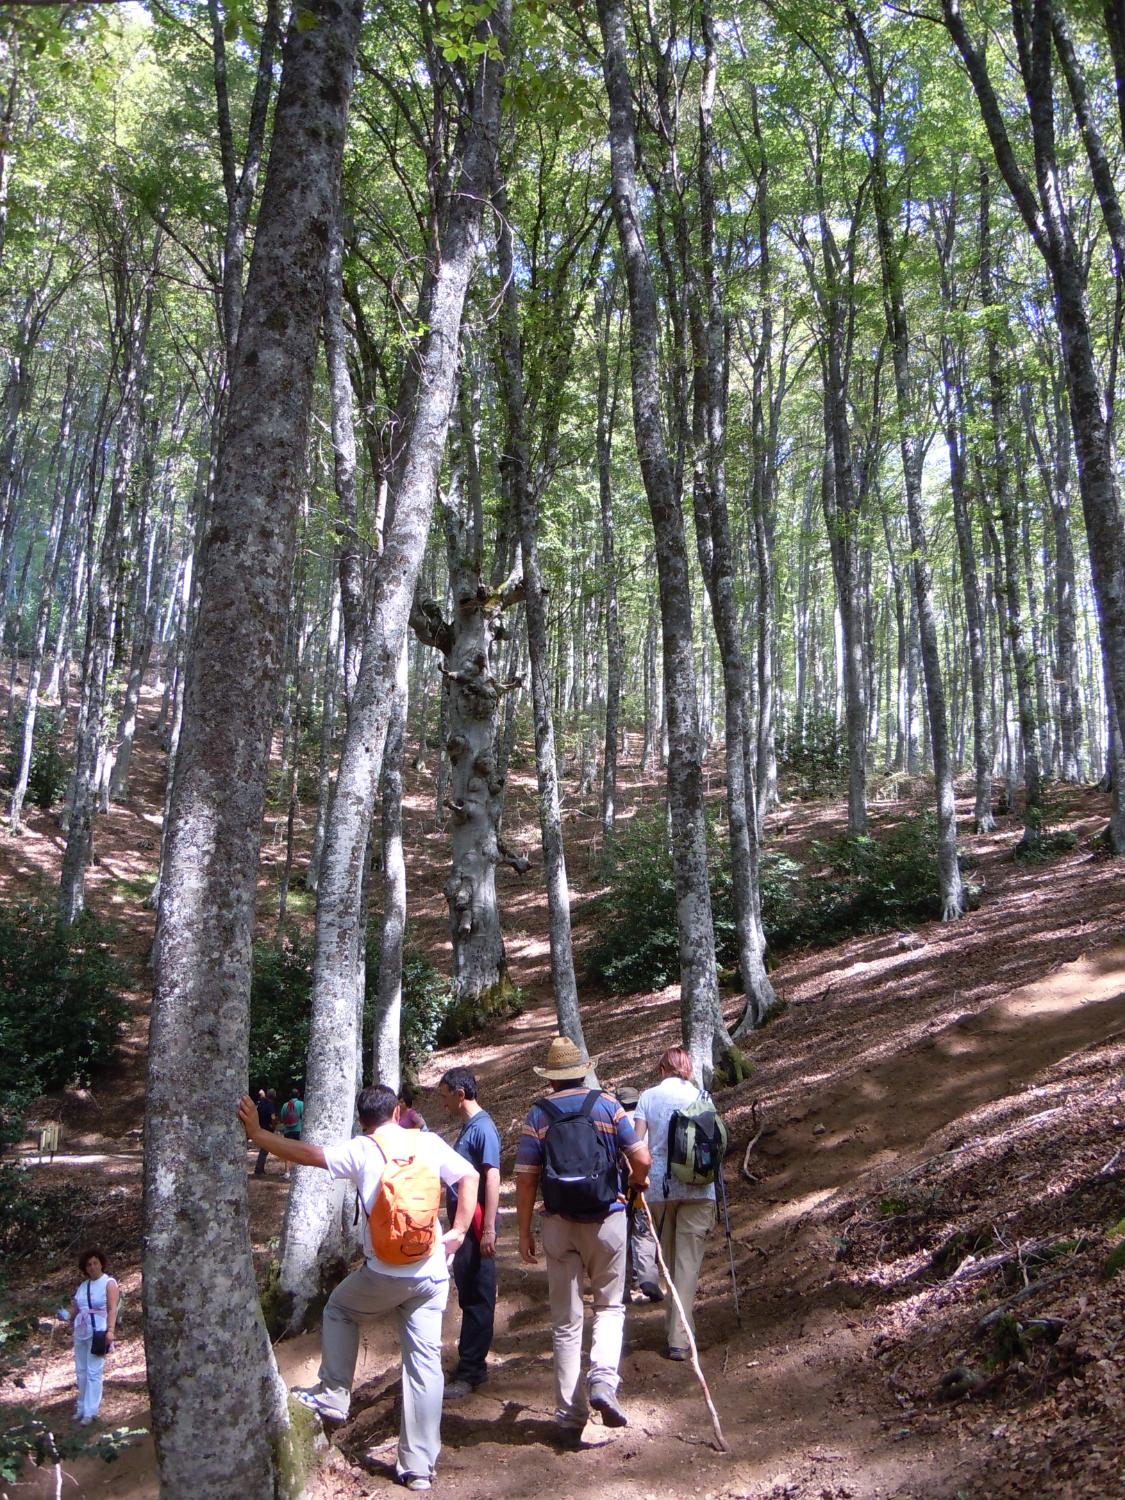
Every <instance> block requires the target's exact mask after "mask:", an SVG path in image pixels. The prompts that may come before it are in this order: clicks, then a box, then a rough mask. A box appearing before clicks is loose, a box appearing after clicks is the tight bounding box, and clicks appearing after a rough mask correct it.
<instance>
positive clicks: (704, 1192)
mask: <svg viewBox="0 0 1125 1500" xmlns="http://www.w3.org/2000/svg"><path fill="white" fill-rule="evenodd" d="M657 1071H658V1074H659V1077H660V1082H659V1083H658V1084H656V1085H655V1087H654V1088H650V1089H645V1091H644V1093H643V1094H642V1095H641V1097H640V1100H639V1102H638V1104H637V1109H636V1113H635V1115H634V1116H633V1123H634V1126H635V1128H636V1132H637V1135H638V1137H639V1138H640V1139H641V1140H647V1141H648V1144H649V1149H650V1150H651V1152H652V1183H653V1189H652V1193H651V1194H650V1195H649V1206H650V1208H651V1209H652V1216H653V1219H654V1221H655V1223H656V1229H657V1233H658V1234H659V1236H660V1249H661V1252H662V1253H663V1256H664V1263H665V1265H666V1266H667V1267H668V1271H669V1274H670V1275H671V1277H672V1280H673V1281H674V1282H675V1285H676V1290H677V1292H679V1294H680V1301H681V1302H682V1303H683V1305H684V1311H685V1312H686V1314H687V1316H688V1319H689V1322H690V1326H691V1331H692V1335H693V1337H694V1335H695V1320H694V1319H693V1318H692V1307H693V1305H694V1303H695V1289H696V1286H697V1285H698V1283H699V1268H700V1266H701V1265H702V1264H703V1249H704V1243H705V1241H706V1239H707V1236H708V1234H709V1233H710V1231H711V1228H712V1227H713V1225H714V1223H715V1184H714V1183H713V1182H709V1183H707V1184H706V1186H698V1187H697V1186H691V1185H689V1184H688V1183H684V1182H678V1181H677V1180H676V1179H675V1178H674V1177H673V1176H672V1175H671V1174H670V1172H669V1170H668V1128H669V1126H670V1124H671V1122H672V1116H673V1115H674V1114H675V1112H676V1111H677V1110H678V1109H682V1108H683V1107H684V1106H685V1105H687V1104H694V1103H695V1101H696V1099H698V1098H699V1095H700V1093H701V1092H702V1090H701V1089H700V1088H699V1086H698V1084H696V1083H694V1082H693V1081H692V1076H691V1058H690V1056H689V1055H688V1053H687V1052H685V1051H684V1049H683V1048H682V1047H669V1048H668V1050H667V1052H665V1053H664V1054H663V1056H662V1057H661V1059H660V1061H659V1063H658V1064H657ZM664 1327H665V1331H666V1333H667V1336H668V1358H669V1359H677V1360H681V1359H687V1357H688V1347H687V1336H686V1334H685V1333H684V1327H683V1323H682V1322H681V1321H680V1315H679V1313H678V1312H677V1311H676V1304H675V1301H674V1299H673V1298H671V1297H669V1298H668V1306H667V1307H666V1308H665V1311H664Z"/></svg>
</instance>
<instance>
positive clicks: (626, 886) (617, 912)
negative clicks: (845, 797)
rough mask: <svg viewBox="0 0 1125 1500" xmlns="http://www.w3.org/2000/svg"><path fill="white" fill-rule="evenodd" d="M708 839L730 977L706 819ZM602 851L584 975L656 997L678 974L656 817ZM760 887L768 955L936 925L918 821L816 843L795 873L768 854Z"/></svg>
mask: <svg viewBox="0 0 1125 1500" xmlns="http://www.w3.org/2000/svg"><path fill="white" fill-rule="evenodd" d="M707 839H708V871H709V881H710V887H711V905H712V911H713V915H714V922H715V957H716V961H717V963H718V966H719V968H720V970H725V971H730V972H732V973H733V974H735V975H737V968H738V934H737V929H736V926H735V912H734V892H733V888H732V885H731V873H730V851H729V848H728V847H727V843H726V834H725V830H722V829H720V828H719V827H718V825H717V823H716V822H715V821H714V820H710V821H709V822H708V833H707ZM608 852H609V861H610V863H609V889H608V890H607V891H606V893H605V894H604V895H603V896H600V897H599V898H598V900H597V903H596V907H595V910H596V914H597V915H596V933H595V938H594V943H593V946H592V948H591V952H590V960H589V964H590V971H591V974H592V975H593V976H594V977H595V978H597V979H600V980H601V981H602V982H603V983H604V984H605V985H607V986H608V988H609V989H610V990H612V991H613V992H614V993H615V994H627V993H632V992H635V991H639V990H649V989H662V988H663V987H664V986H665V985H667V984H670V983H672V982H673V981H674V980H676V979H678V977H679V973H680V961H679V938H678V935H677V931H676V893H675V881H674V877H673V873H672V855H671V848H670V846H669V842H668V833H667V823H666V820H665V818H664V816H663V814H660V815H658V816H655V817H648V818H636V819H634V820H632V822H630V823H629V824H626V825H625V826H624V827H623V828H622V829H621V831H620V832H619V833H618V834H617V835H616V837H615V838H614V840H613V842H612V844H611V845H610V846H609V851H608ZM760 888H761V897H762V923H763V925H764V927H765V930H766V940H767V942H768V944H769V947H770V950H771V952H773V953H778V952H781V951H784V950H786V949H789V948H794V947H798V946H800V945H802V944H806V943H828V942H834V941H837V940H839V939H840V938H843V937H846V936H848V934H850V933H855V932H872V931H878V930H880V929H884V928H888V927H897V926H901V925H902V924H903V923H906V922H909V921H918V920H923V919H927V918H931V917H938V916H940V915H941V897H940V890H939V886H938V874H937V821H936V819H935V817H934V815H933V814H932V813H930V812H924V813H921V814H918V815H916V816H914V817H910V818H907V819H905V820H904V821H903V822H902V823H900V824H898V825H897V826H896V827H894V828H893V829H891V830H890V831H889V832H887V833H885V834H882V835H881V836H880V837H878V838H862V839H848V838H842V839H835V840H831V841H826V842H823V843H814V844H813V845H811V846H810V851H809V858H808V859H807V861H806V862H805V863H803V864H802V863H799V862H798V861H797V860H794V859H792V858H790V857H789V856H788V855H785V854H782V853H780V852H778V851H775V850H768V851H766V852H765V853H764V854H763V856H762V860H761V867H760ZM970 894H972V893H971V891H970Z"/></svg>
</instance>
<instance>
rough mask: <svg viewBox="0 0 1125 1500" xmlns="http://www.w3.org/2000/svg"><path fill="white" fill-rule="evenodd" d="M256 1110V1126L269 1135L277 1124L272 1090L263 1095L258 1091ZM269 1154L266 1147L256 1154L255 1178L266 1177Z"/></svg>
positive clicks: (275, 1101)
mask: <svg viewBox="0 0 1125 1500" xmlns="http://www.w3.org/2000/svg"><path fill="white" fill-rule="evenodd" d="M257 1110H258V1124H259V1125H260V1126H261V1127H262V1129H263V1130H264V1131H265V1132H266V1133H267V1134H270V1133H271V1132H272V1131H273V1128H274V1125H275V1124H276V1123H277V1093H276V1091H275V1090H274V1089H267V1090H266V1091H265V1093H263V1092H262V1090H261V1089H259V1090H258V1103H257ZM269 1154H270V1153H269V1148H268V1147H266V1146H263V1147H262V1149H261V1150H260V1151H259V1152H258V1164H257V1166H256V1167H255V1168H254V1176H255V1177H264V1176H265V1175H266V1162H267V1161H268V1160H269Z"/></svg>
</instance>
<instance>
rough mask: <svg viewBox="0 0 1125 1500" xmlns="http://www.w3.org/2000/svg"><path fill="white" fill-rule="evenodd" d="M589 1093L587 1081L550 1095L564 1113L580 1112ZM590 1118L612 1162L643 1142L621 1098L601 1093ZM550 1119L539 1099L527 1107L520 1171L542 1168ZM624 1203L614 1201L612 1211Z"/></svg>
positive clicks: (518, 1157)
mask: <svg viewBox="0 0 1125 1500" xmlns="http://www.w3.org/2000/svg"><path fill="white" fill-rule="evenodd" d="M588 1093H590V1090H589V1089H588V1088H586V1087H585V1085H584V1084H579V1085H578V1086H577V1087H576V1088H566V1089H560V1090H559V1091H558V1092H557V1093H552V1094H549V1095H548V1096H547V1097H548V1098H549V1099H550V1101H551V1103H552V1104H553V1105H555V1107H556V1108H557V1109H559V1110H561V1111H562V1112H563V1113H564V1114H577V1113H578V1111H579V1110H580V1109H581V1108H582V1103H583V1100H584V1099H585V1098H586V1095H587V1094H588ZM590 1119H591V1120H592V1121H593V1122H594V1125H595V1127H596V1129H597V1131H598V1134H599V1136H600V1137H601V1139H602V1141H603V1143H604V1145H605V1150H606V1155H607V1156H608V1157H609V1159H610V1161H611V1162H614V1163H616V1161H617V1159H618V1156H619V1155H620V1154H621V1152H623V1151H632V1150H634V1149H635V1148H636V1147H637V1146H639V1145H640V1144H641V1142H640V1141H639V1140H638V1139H637V1133H636V1131H635V1130H634V1129H633V1125H632V1122H631V1121H630V1119H629V1116H628V1115H627V1114H626V1113H625V1111H624V1110H623V1109H622V1108H621V1105H620V1104H619V1103H618V1101H617V1100H616V1099H612V1098H610V1096H609V1095H608V1094H602V1095H601V1096H600V1097H599V1099H598V1102H597V1103H596V1104H595V1105H594V1108H593V1110H592V1112H591V1114H590ZM550 1123H551V1122H550V1120H549V1119H548V1118H547V1114H546V1111H545V1110H542V1109H540V1108H539V1103H538V1101H536V1102H535V1103H534V1104H533V1105H532V1106H531V1108H530V1109H529V1110H528V1112H527V1119H526V1120H525V1121H524V1122H523V1130H522V1131H521V1132H520V1139H519V1145H518V1146H517V1147H516V1171H517V1172H538V1171H540V1170H541V1169H542V1166H543V1142H544V1140H545V1139H546V1135H547V1127H548V1126H549V1125H550ZM624 1207H625V1205H624V1204H623V1203H615V1204H614V1205H613V1207H612V1208H611V1209H610V1213H617V1212H619V1211H620V1210H621V1209H623V1208H624Z"/></svg>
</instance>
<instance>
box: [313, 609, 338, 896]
mask: <svg viewBox="0 0 1125 1500" xmlns="http://www.w3.org/2000/svg"><path fill="white" fill-rule="evenodd" d="M340 644H341V640H340V586H339V582H338V581H337V580H335V579H334V580H333V582H332V603H331V606H330V608H329V615H328V631H327V635H326V639H325V644H324V679H323V682H324V685H323V688H322V690H321V695H320V696H321V702H320V756H319V759H318V761H317V775H316V822H315V824H314V826H313V840H312V850H311V852H310V854H309V863H308V868H307V869H306V871H305V886H306V888H307V889H308V890H310V891H315V890H316V888H317V884H318V882H319V880H320V859H321V855H322V854H323V852H324V830H325V827H326V826H327V823H328V804H329V799H330V797H331V792H332V742H333V739H334V738H335V734H336V686H337V683H338V682H339V680H340Z"/></svg>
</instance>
